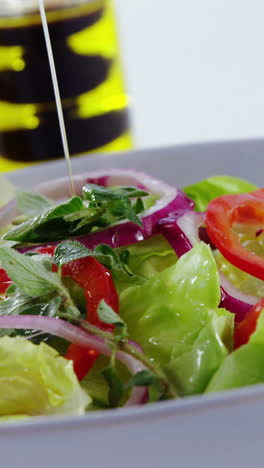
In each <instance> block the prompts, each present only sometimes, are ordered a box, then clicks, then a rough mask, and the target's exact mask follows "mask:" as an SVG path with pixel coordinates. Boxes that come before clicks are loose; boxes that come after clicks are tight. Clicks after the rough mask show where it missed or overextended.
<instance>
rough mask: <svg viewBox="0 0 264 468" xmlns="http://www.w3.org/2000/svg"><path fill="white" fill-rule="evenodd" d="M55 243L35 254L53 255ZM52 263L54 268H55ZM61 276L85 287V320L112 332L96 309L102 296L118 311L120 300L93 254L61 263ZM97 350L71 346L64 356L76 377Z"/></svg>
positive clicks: (83, 373)
mask: <svg viewBox="0 0 264 468" xmlns="http://www.w3.org/2000/svg"><path fill="white" fill-rule="evenodd" d="M54 251H55V247H54V246H46V247H42V248H39V249H37V252H38V253H43V254H48V255H53V254H54ZM56 269H57V268H56V267H55V266H54V271H56ZM62 274H63V275H64V276H70V277H71V278H72V279H73V280H74V281H75V282H76V283H77V284H78V285H79V286H80V287H81V288H83V290H84V295H85V298H86V311H87V320H88V322H89V323H91V324H92V325H95V326H97V327H99V328H101V329H103V330H106V331H112V330H113V326H112V325H108V324H105V323H103V322H101V321H100V320H99V317H98V314H97V308H98V305H99V303H100V302H101V300H102V299H104V300H105V302H106V303H107V304H108V305H109V306H111V307H112V309H113V310H114V311H115V312H117V313H118V310H119V299H118V294H117V291H116V288H115V285H114V282H113V280H112V277H111V274H110V272H109V271H108V270H107V268H105V267H104V266H103V265H101V263H99V262H98V261H97V260H96V259H95V258H93V257H85V258H81V259H78V260H73V261H72V262H70V263H68V264H67V265H64V266H63V268H62ZM98 355H99V353H98V352H97V351H95V350H94V349H91V348H82V347H80V346H77V345H74V344H72V345H70V346H69V348H68V350H67V353H66V355H65V356H64V357H65V358H66V359H69V360H72V361H73V367H74V371H75V373H76V375H77V377H78V379H79V380H82V379H83V378H84V377H85V376H86V374H87V373H88V372H89V370H90V369H91V368H92V366H93V364H94V362H95V361H96V359H97V357H98Z"/></svg>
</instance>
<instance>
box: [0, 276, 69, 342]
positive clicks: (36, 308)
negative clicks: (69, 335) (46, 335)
mask: <svg viewBox="0 0 264 468" xmlns="http://www.w3.org/2000/svg"><path fill="white" fill-rule="evenodd" d="M7 295H8V296H7V298H6V299H4V300H2V301H1V302H0V315H43V316H46V317H57V316H58V311H59V308H60V305H61V298H60V297H58V296H57V297H52V295H46V296H42V297H32V296H29V295H27V294H25V293H24V292H23V291H21V290H20V289H19V288H18V287H17V286H15V285H14V284H12V285H11V286H10V287H9V288H8V291H7ZM35 331H36V330H33V331H32V330H14V329H8V330H5V329H3V330H0V336H10V335H12V336H16V335H23V336H29V335H31V334H32V333H34V332H35ZM41 340H43V336H42V337H41ZM34 342H38V339H36V340H35V341H34Z"/></svg>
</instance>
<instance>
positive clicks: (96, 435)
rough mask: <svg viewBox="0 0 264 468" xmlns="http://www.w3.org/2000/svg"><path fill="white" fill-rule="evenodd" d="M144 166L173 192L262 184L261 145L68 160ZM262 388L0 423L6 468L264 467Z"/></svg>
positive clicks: (60, 165) (37, 173)
mask: <svg viewBox="0 0 264 468" xmlns="http://www.w3.org/2000/svg"><path fill="white" fill-rule="evenodd" d="M106 167H123V168H136V169H143V170H145V171H147V172H149V173H151V174H153V175H155V176H158V177H159V178H162V179H164V180H167V181H168V182H171V183H173V184H175V185H177V186H179V187H181V186H184V185H186V184H190V183H192V182H195V181H198V180H199V179H202V178H205V177H208V176H209V175H213V174H231V175H235V176H240V177H245V178H247V179H248V180H251V181H252V182H255V183H257V184H258V185H260V186H261V185H264V184H263V168H264V140H263V141H260V140H253V141H237V142H229V143H212V144H193V145H188V146H177V147H170V148H160V149H154V150H151V149H150V150H143V151H140V150H139V151H133V152H130V153H119V154H116V155H110V156H109V155H107V156H101V157H99V156H98V155H97V156H92V157H91V156H89V157H80V158H76V159H74V160H73V169H74V173H81V172H83V171H87V170H89V169H91V170H92V169H98V168H106ZM64 174H66V168H65V164H64V162H63V161H59V162H52V163H49V164H43V165H37V166H34V167H30V168H29V169H24V170H21V171H18V172H15V173H11V174H10V177H9V178H10V179H11V180H12V181H14V182H15V183H17V184H18V185H19V186H20V187H24V188H26V189H28V188H29V187H30V186H32V185H35V184H36V183H38V182H40V181H43V180H46V179H48V178H54V177H57V176H61V175H64ZM263 416H264V385H259V386H255V387H248V388H243V389H239V390H235V391H228V392H224V393H219V394H212V395H206V396H197V397H189V398H185V399H181V400H175V401H168V402H164V403H156V404H153V405H150V406H145V407H137V408H131V409H121V410H112V411H105V412H97V413H91V414H89V413H88V414H87V415H85V416H84V417H63V418H62V417H60V418H50V419H45V420H44V419H32V420H31V421H29V422H26V423H16V424H6V425H3V426H0V462H1V466H3V467H5V466H10V468H33V467H34V468H36V467H37V468H47V467H50V468H60V467H61V468H75V467H76V468H77V467H78V468H79V467H80V468H84V467H93V468H136V467H137V468H143V467H144V468H148V467H150V468H170V467H173V468H174V467H175V468H176V467H178V468H183V467H195V468H200V467H201V468H202V467H203V468H222V467H223V466H224V467H227V468H229V467H230V468H231V467H233V466H238V467H239V468H249V467H251V468H252V467H261V466H262V465H263Z"/></svg>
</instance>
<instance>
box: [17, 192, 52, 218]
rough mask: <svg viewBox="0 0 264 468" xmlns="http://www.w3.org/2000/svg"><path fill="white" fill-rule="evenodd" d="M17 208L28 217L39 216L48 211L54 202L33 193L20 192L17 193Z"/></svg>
mask: <svg viewBox="0 0 264 468" xmlns="http://www.w3.org/2000/svg"><path fill="white" fill-rule="evenodd" d="M16 200H17V206H18V209H19V211H21V213H23V214H25V215H27V216H28V217H32V216H38V215H39V213H41V212H43V211H46V210H47V209H49V208H50V207H51V206H53V205H54V202H52V201H51V200H49V199H48V198H46V197H44V196H43V195H40V194H39V193H33V192H20V191H18V192H17V193H16Z"/></svg>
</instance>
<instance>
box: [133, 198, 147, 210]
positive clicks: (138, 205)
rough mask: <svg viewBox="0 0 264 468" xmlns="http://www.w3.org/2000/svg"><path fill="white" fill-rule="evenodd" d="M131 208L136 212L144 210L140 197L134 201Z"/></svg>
mask: <svg viewBox="0 0 264 468" xmlns="http://www.w3.org/2000/svg"><path fill="white" fill-rule="evenodd" d="M133 208H134V210H135V212H136V214H139V213H142V212H143V211H144V210H145V206H144V203H143V200H142V199H141V198H138V199H137V201H136V203H134V205H133Z"/></svg>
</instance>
